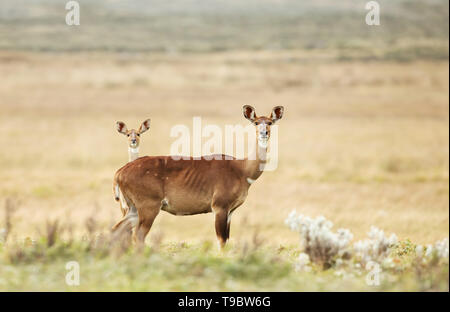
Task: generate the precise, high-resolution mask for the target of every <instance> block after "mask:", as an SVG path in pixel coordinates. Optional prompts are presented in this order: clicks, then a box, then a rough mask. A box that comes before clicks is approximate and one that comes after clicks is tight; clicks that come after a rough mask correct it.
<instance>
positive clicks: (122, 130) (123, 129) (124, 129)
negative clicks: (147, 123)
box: [116, 121, 128, 134]
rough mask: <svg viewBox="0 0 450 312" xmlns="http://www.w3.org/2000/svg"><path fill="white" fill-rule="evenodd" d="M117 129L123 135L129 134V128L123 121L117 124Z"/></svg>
mask: <svg viewBox="0 0 450 312" xmlns="http://www.w3.org/2000/svg"><path fill="white" fill-rule="evenodd" d="M116 129H117V131H119V133H122V134H127V131H128V129H127V126H126V125H125V123H124V122H122V121H118V122H116Z"/></svg>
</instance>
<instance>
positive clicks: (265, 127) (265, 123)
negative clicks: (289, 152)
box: [243, 105, 284, 148]
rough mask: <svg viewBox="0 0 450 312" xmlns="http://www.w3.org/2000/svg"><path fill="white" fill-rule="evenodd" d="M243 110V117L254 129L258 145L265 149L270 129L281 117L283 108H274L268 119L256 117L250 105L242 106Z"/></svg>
mask: <svg viewBox="0 0 450 312" xmlns="http://www.w3.org/2000/svg"><path fill="white" fill-rule="evenodd" d="M243 109H244V117H245V118H246V119H248V120H250V121H251V123H252V124H253V125H254V126H255V127H256V137H257V139H258V145H259V146H260V147H262V148H266V147H267V144H268V142H269V138H270V127H271V126H272V125H273V124H274V123H275V122H276V121H277V120H279V119H281V118H282V117H283V111H284V108H283V106H275V107H274V108H273V109H272V113H270V115H269V116H268V117H266V116H260V117H258V116H256V113H255V109H254V108H253V107H252V106H250V105H244V107H243Z"/></svg>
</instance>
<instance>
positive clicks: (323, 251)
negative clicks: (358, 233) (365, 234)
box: [285, 211, 353, 268]
mask: <svg viewBox="0 0 450 312" xmlns="http://www.w3.org/2000/svg"><path fill="white" fill-rule="evenodd" d="M285 222H286V224H287V225H288V226H289V227H290V228H291V229H292V230H293V231H296V232H299V234H300V239H301V242H302V245H303V248H304V251H305V253H306V254H307V255H308V257H309V259H310V260H311V261H312V262H315V263H317V264H320V265H322V266H323V268H329V267H331V266H332V265H333V264H334V262H335V260H336V259H337V258H349V257H350V250H349V244H350V241H351V240H352V239H353V235H352V233H350V231H349V230H347V229H338V230H337V232H333V231H332V230H331V228H332V227H333V223H331V221H328V220H327V219H325V217H323V216H320V217H317V218H315V219H314V218H310V217H306V216H304V215H301V214H299V215H298V214H297V212H296V211H292V212H291V213H290V214H289V216H288V217H287V219H286V221H285ZM302 260H305V259H302Z"/></svg>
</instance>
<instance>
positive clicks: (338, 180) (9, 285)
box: [0, 0, 449, 292]
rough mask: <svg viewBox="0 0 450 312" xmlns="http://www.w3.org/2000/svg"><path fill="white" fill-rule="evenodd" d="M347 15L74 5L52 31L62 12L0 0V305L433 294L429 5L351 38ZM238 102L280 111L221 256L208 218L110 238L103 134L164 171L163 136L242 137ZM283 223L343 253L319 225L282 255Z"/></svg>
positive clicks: (444, 146) (353, 27) (441, 98)
mask: <svg viewBox="0 0 450 312" xmlns="http://www.w3.org/2000/svg"><path fill="white" fill-rule="evenodd" d="M366 2H367V1H366V0H347V1H335V0H320V1H319V0H302V1H296V0H245V1H242V0H208V1H203V0H172V1H165V0H146V1H132V0H120V1H112V0H97V1H89V0H79V3H80V7H81V9H80V10H81V11H80V15H81V25H80V26H68V25H67V24H66V23H65V18H64V17H65V14H66V13H67V11H66V10H65V9H64V1H63V2H61V1H60V0H36V1H28V0H1V1H0V133H1V135H0V291H61V290H67V291H95V290H99V291H110V290H112V291H118V290H119V291H136V290H137V291H447V292H448V289H449V282H448V277H449V275H448V268H449V266H448V240H442V239H444V238H447V237H448V234H449V40H448V36H449V31H448V29H449V28H448V19H449V15H448V7H449V3H448V1H447V0H429V1H426V2H424V1H420V0H401V1H400V0H399V1H389V0H378V2H379V4H380V16H381V17H380V18H381V24H380V25H379V26H368V25H367V24H366V23H365V16H366V14H367V9H365V5H366ZM246 104H247V105H252V106H254V107H255V108H256V112H257V114H268V113H269V112H270V111H271V109H272V107H273V106H276V105H283V106H284V107H285V113H284V116H283V119H282V120H281V121H280V122H279V123H278V125H279V141H278V143H279V144H278V149H279V153H278V168H277V170H275V171H271V172H265V173H264V174H263V175H262V176H261V178H259V179H258V181H257V182H256V183H254V184H253V185H252V186H251V188H250V191H249V195H248V197H247V200H246V201H245V203H244V204H243V205H242V206H241V207H239V208H238V210H237V211H236V212H235V213H234V214H233V221H232V224H231V241H230V242H229V243H228V245H227V248H226V250H225V251H224V252H223V253H219V252H218V250H217V249H216V248H215V247H216V246H215V242H216V238H215V229H214V217H213V215H212V214H204V215H197V216H183V217H182V216H173V215H170V214H168V213H165V212H161V213H160V214H159V215H158V217H157V218H156V221H155V223H154V225H153V227H152V229H151V231H150V234H149V235H148V237H147V241H146V247H145V248H143V249H139V248H135V247H134V246H133V245H129V244H126V243H124V242H123V241H122V240H121V239H120V237H119V236H117V235H115V234H114V235H110V228H111V226H112V225H113V224H114V223H115V222H117V221H118V220H119V218H120V217H121V212H120V209H119V205H118V203H117V202H115V201H114V199H113V193H112V180H113V176H114V173H115V171H116V170H117V169H119V168H120V167H122V166H123V165H124V164H125V163H126V162H127V161H128V151H127V140H126V138H125V137H124V136H123V135H120V134H119V133H118V132H117V131H116V128H115V123H116V121H118V120H121V121H124V122H125V123H126V124H127V125H128V126H129V127H130V128H137V127H139V125H140V123H141V122H142V121H144V120H145V119H147V118H151V126H150V130H149V131H148V132H146V133H145V134H143V136H142V139H141V150H140V154H141V155H167V154H169V153H170V147H171V144H172V143H173V142H174V141H175V139H176V138H173V137H171V136H170V130H171V129H172V127H173V126H175V125H179V124H184V125H187V126H188V127H189V128H190V129H192V122H193V117H201V118H202V125H203V126H205V125H207V124H213V125H217V126H219V127H220V128H221V129H225V126H226V125H237V124H241V125H244V126H245V125H247V124H248V121H247V120H245V119H244V117H243V114H242V106H243V105H246ZM206 140H207V138H204V141H203V142H205V141H206ZM218 178H220V177H218ZM294 209H295V210H296V211H297V212H298V213H301V214H304V215H306V216H309V217H318V216H325V217H326V218H327V219H328V220H330V221H332V222H333V223H334V227H333V229H332V230H333V231H336V230H337V229H338V228H346V229H348V230H350V231H351V232H352V233H353V234H354V237H353V240H351V242H349V241H350V240H348V241H347V238H348V237H350V236H351V235H349V234H348V233H347V232H345V231H344V232H342V231H341V232H339V233H341V234H342V233H344V234H345V233H347V234H345V235H341V234H336V235H334V234H333V233H334V232H333V233H331V232H330V231H328V230H327V226H328V223H327V222H325V221H323V219H321V220H322V221H320V222H322V223H321V225H317V224H315V223H311V224H313V225H311V224H310V225H308V226H304V227H303V228H301V230H305V228H308V227H309V229H311V228H313V229H315V230H317V229H318V228H320V231H317V232H315V234H314V237H315V238H316V239H315V240H312V239H310V238H309V241H306V238H305V237H307V236H308V235H306V234H305V232H303V233H302V236H301V237H302V239H304V240H303V241H302V243H299V242H300V240H299V234H298V233H296V232H294V231H292V230H291V229H290V228H289V226H288V225H287V224H285V219H286V217H287V216H288V214H289V213H290V212H291V211H292V210H294ZM289 220H290V221H291V222H290V226H291V228H292V229H293V230H297V231H300V230H299V229H300V228H296V227H295V226H292V224H294V225H295V222H297V221H298V220H303V221H305V220H306V219H302V218H299V219H295V218H293V217H292V215H291V217H290V218H289ZM293 220H294V221H293ZM295 220H297V221H295ZM308 220H309V219H308ZM315 220H317V219H315ZM298 222H301V221H298ZM310 222H313V221H311V220H310ZM314 222H315V221H314ZM288 223H289V222H288ZM321 226H322V227H321ZM371 226H376V227H378V228H379V229H382V230H384V231H385V233H386V235H387V236H386V237H385V236H384V234H383V235H377V236H376V239H373V237H372V239H373V240H372V241H362V242H361V241H360V240H361V239H366V238H367V237H368V235H367V232H368V231H369V230H370V229H371ZM327 231H328V232H327ZM317 233H319V234H317ZM371 233H372V234H373V233H378V234H379V233H380V232H378V231H377V230H376V229H372V230H371ZM391 233H395V234H396V235H397V236H398V241H396V242H395V239H394V238H395V237H394V238H393V239H391V238H392V237H391V236H389V235H391ZM316 234H317V235H316ZM369 237H370V234H369ZM387 237H388V238H389V239H388V238H387ZM438 240H442V241H439V242H438ZM427 244H434V245H433V247H432V248H433V249H432V248H431V247H430V246H431V245H428V246H426V245H427ZM421 245H423V246H424V247H422V246H421ZM311 246H313V247H311ZM336 246H338V249H336V248H337V247H336ZM345 248H347V249H345ZM324 250H325V251H324ZM330 250H331V251H330ZM333 250H339V252H335V253H333V252H334V251H333ZM361 250H363V251H361ZM374 250H375V251H374ZM317 255H319V256H317ZM305 259H310V260H311V263H306V264H305V261H306V260H305ZM369 260H373V261H375V262H377V263H378V264H379V265H380V267H381V268H382V271H380V272H378V273H379V277H380V279H381V282H380V284H378V285H375V287H374V285H373V284H371V283H370V282H368V280H367V276H369V275H370V274H371V272H372V271H371V270H372V269H371V268H370V267H367V266H366V265H367V264H368V261H369ZM69 261H76V262H78V263H79V265H80V268H81V273H80V274H81V283H80V285H77V286H72V285H70V283H67V281H66V279H65V277H66V274H67V270H66V265H67V263H68V262H69ZM378 273H377V274H378Z"/></svg>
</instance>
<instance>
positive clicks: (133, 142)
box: [113, 119, 150, 216]
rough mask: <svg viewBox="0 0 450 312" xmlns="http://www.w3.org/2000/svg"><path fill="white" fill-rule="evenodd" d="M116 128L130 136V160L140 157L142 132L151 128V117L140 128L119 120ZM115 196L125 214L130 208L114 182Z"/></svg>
mask: <svg viewBox="0 0 450 312" xmlns="http://www.w3.org/2000/svg"><path fill="white" fill-rule="evenodd" d="M116 129H117V131H118V132H119V133H121V134H123V135H126V136H127V137H128V162H131V161H133V160H136V159H138V158H139V144H140V137H141V134H142V133H144V132H145V131H147V130H148V129H150V119H146V120H144V121H143V122H142V124H141V126H140V127H139V130H135V129H131V130H128V129H127V126H126V125H125V123H124V122H122V121H118V122H116ZM113 189H114V197H115V199H116V200H117V201H119V203H120V210H121V211H122V214H123V216H125V214H126V213H127V211H128V210H129V208H128V205H127V203H126V201H125V199H124V198H123V196H122V194H121V193H120V189H119V186H118V185H117V184H114V187H113Z"/></svg>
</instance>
